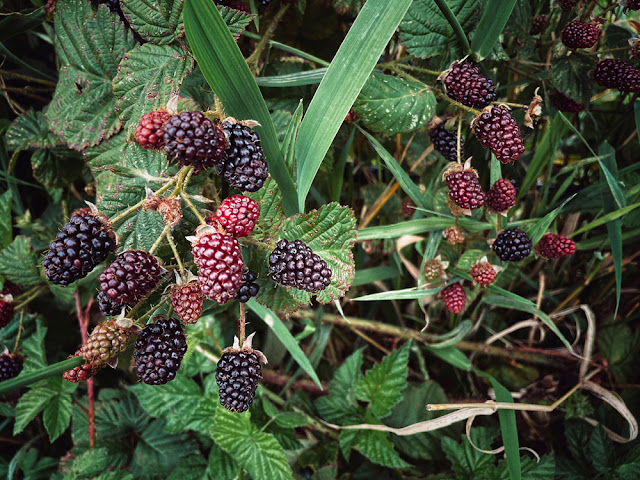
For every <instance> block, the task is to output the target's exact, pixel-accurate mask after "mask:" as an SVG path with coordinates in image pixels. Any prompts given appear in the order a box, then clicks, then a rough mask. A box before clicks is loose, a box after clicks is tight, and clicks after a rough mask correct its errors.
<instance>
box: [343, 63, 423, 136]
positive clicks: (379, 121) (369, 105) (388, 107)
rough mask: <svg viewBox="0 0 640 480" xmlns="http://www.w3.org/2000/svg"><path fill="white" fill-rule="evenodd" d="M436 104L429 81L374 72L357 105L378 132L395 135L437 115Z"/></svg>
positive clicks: (416, 127)
mask: <svg viewBox="0 0 640 480" xmlns="http://www.w3.org/2000/svg"><path fill="white" fill-rule="evenodd" d="M435 106H436V99H435V97H434V95H433V93H432V92H431V91H430V90H429V89H428V87H427V86H426V85H425V84H423V83H418V82H409V81H407V80H405V79H403V78H398V77H392V76H391V75H385V74H383V73H379V72H374V73H372V74H371V76H370V77H369V79H368V80H367V82H366V83H365V84H364V87H362V91H361V92H360V95H358V98H357V100H356V102H355V103H354V104H353V109H354V110H355V112H356V114H357V115H358V116H359V117H360V119H361V120H362V122H363V123H364V124H365V125H366V126H367V127H368V128H370V129H371V130H373V131H374V132H383V133H384V134H385V135H394V134H396V133H405V132H412V131H414V130H416V129H418V128H420V127H421V126H422V125H424V124H425V123H426V122H427V121H428V120H429V119H430V118H431V117H432V116H433V113H434V110H435Z"/></svg>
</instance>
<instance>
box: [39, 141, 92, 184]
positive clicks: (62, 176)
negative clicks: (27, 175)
mask: <svg viewBox="0 0 640 480" xmlns="http://www.w3.org/2000/svg"><path fill="white" fill-rule="evenodd" d="M67 152H69V151H68V150H67V151H66V152H65V154H64V155H57V154H56V153H55V152H54V151H53V150H50V149H47V150H37V151H35V152H34V153H33V155H31V166H32V168H33V176H34V177H35V178H36V180H38V182H40V183H41V184H42V185H44V186H45V187H47V188H48V189H54V188H62V187H67V186H68V185H69V183H71V182H73V180H75V179H77V178H78V177H80V176H81V175H82V167H83V164H84V162H83V160H82V157H80V156H79V155H77V154H75V155H74V154H73V153H71V152H69V153H67Z"/></svg>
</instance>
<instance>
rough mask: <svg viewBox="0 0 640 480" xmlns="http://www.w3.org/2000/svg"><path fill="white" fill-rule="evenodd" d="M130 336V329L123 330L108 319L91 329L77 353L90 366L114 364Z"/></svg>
mask: <svg viewBox="0 0 640 480" xmlns="http://www.w3.org/2000/svg"><path fill="white" fill-rule="evenodd" d="M132 334H133V330H132V329H131V328H123V327H121V326H120V325H118V324H117V323H116V321H115V320H113V319H109V320H106V321H105V322H104V323H101V324H100V325H98V326H96V327H95V328H94V329H93V331H92V332H91V335H89V338H88V339H87V343H85V344H84V345H83V346H82V347H81V348H80V350H78V352H79V354H80V355H82V357H84V359H85V360H86V361H87V362H88V363H90V364H91V365H92V366H103V365H107V364H114V363H115V361H116V360H117V359H118V355H119V354H120V352H122V351H123V350H124V349H125V348H126V347H127V341H128V340H129V337H130V336H131V335H132Z"/></svg>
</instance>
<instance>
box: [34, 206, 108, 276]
mask: <svg viewBox="0 0 640 480" xmlns="http://www.w3.org/2000/svg"><path fill="white" fill-rule="evenodd" d="M116 246H117V242H116V235H115V233H114V232H113V228H112V227H111V223H110V222H109V220H108V219H107V217H105V216H103V215H101V214H99V213H97V212H96V213H94V212H93V211H92V209H90V208H82V209H80V210H77V211H76V212H75V213H74V214H73V215H71V218H70V219H69V222H68V223H67V224H66V225H65V226H64V227H62V230H61V231H60V232H58V235H57V236H56V239H55V240H54V241H53V242H51V245H49V251H48V252H47V253H46V255H45V257H44V260H43V262H42V266H43V267H44V274H45V276H46V277H47V280H49V281H50V282H51V283H55V284H56V285H62V286H63V287H65V286H67V285H69V284H70V283H72V282H75V281H76V280H79V279H81V278H84V277H86V276H87V275H88V274H89V272H91V270H93V269H94V268H95V267H96V266H97V265H98V264H99V263H102V262H103V261H104V260H106V258H107V256H108V255H109V253H110V252H113V251H114V250H115V249H116Z"/></svg>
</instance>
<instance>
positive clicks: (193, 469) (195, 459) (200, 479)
mask: <svg viewBox="0 0 640 480" xmlns="http://www.w3.org/2000/svg"><path fill="white" fill-rule="evenodd" d="M208 464H209V462H207V460H206V459H204V458H202V457H201V456H199V455H192V456H190V457H187V458H185V459H184V460H182V461H181V462H180V463H178V465H176V468H174V469H173V470H172V471H171V474H170V475H169V477H168V478H167V480H204V479H206V478H207V477H206V476H205V474H206V469H207V465H208Z"/></svg>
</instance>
